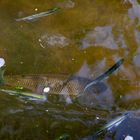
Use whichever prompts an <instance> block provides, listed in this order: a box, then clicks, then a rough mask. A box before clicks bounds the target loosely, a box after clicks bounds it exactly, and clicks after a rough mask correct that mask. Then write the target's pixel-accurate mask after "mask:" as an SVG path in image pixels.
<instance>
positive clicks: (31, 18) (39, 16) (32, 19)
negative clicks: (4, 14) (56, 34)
mask: <svg viewBox="0 0 140 140" xmlns="http://www.w3.org/2000/svg"><path fill="white" fill-rule="evenodd" d="M59 10H60V8H59V7H55V8H53V9H50V10H48V11H46V12H41V13H38V14H34V15H31V16H27V17H23V18H18V19H16V21H35V20H37V19H38V18H41V17H45V16H49V15H52V14H54V13H56V12H58V11H59Z"/></svg>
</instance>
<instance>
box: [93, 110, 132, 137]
mask: <svg viewBox="0 0 140 140" xmlns="http://www.w3.org/2000/svg"><path fill="white" fill-rule="evenodd" d="M128 115H129V113H125V114H124V115H122V116H119V117H117V118H115V119H113V120H112V121H110V122H109V123H107V124H106V125H105V126H104V127H103V128H102V129H101V130H99V131H98V132H96V133H95V134H94V135H93V136H92V137H94V138H95V137H97V136H99V135H100V134H102V133H103V132H104V131H109V130H111V129H112V128H113V127H117V126H119V125H120V124H121V123H122V122H123V121H124V120H125V119H126V118H127V117H128Z"/></svg>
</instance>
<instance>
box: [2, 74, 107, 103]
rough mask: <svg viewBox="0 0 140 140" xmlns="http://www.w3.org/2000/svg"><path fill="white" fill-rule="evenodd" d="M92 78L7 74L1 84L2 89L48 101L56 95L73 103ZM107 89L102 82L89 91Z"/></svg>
mask: <svg viewBox="0 0 140 140" xmlns="http://www.w3.org/2000/svg"><path fill="white" fill-rule="evenodd" d="M68 79H69V80H68ZM67 80H68V81H69V82H68V81H67ZM92 80H93V79H90V78H85V77H80V76H69V75H67V74H56V75H55V74H45V75H41V74H40V75H11V76H10V75H5V76H4V81H5V82H4V85H1V86H0V91H2V92H4V93H8V94H12V95H14V94H15V95H19V96H22V95H23V96H27V97H29V98H31V97H32V98H36V99H43V100H46V101H48V96H49V95H50V96H52V95H54V96H58V97H62V98H63V97H64V100H63V101H66V103H72V100H74V99H75V98H76V97H77V96H79V94H80V93H82V91H83V89H84V86H85V84H87V83H90V82H91V81H92ZM45 89H47V92H46V93H45V92H44V91H46V90H45ZM48 89H49V90H48ZM106 89H107V86H106V85H105V84H104V83H102V82H100V83H97V84H95V85H94V86H92V87H91V88H90V90H89V92H90V93H91V94H90V95H92V94H93V93H97V94H98V93H102V92H104V91H105V90H106Z"/></svg>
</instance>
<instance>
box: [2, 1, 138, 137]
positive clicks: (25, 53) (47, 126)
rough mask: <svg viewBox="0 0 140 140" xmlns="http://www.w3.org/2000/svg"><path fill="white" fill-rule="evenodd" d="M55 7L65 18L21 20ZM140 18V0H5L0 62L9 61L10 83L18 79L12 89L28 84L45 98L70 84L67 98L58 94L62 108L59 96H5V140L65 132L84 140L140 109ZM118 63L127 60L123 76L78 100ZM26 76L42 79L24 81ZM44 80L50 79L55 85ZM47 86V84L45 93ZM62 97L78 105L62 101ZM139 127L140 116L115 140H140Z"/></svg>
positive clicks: (118, 73) (117, 130)
mask: <svg viewBox="0 0 140 140" xmlns="http://www.w3.org/2000/svg"><path fill="white" fill-rule="evenodd" d="M52 7H60V8H61V11H60V12H59V14H52V15H51V16H46V17H44V18H40V20H37V21H35V22H28V23H26V22H16V21H15V19H16V18H17V17H26V15H32V14H37V13H41V12H42V11H47V10H48V9H51V8H52ZM139 20H140V4H139V1H138V0H123V1H121V0H120V1H116V0H112V1H108V0H102V1H98V0H94V1H91V0H86V1H84V0H77V1H75V0H63V1H62V0H52V1H45V0H40V1H32V0H31V1H27V0H20V1H11V0H1V1H0V29H1V32H0V46H1V48H0V58H4V59H5V61H6V72H5V77H6V78H8V77H9V78H10V77H13V78H11V81H10V85H12V86H13V87H16V86H18V84H19V83H22V84H23V87H24V86H27V85H28V88H29V89H30V91H33V92H38V93H40V92H42V90H43V89H44V88H45V87H46V85H47V87H48V85H51V86H52V87H56V89H60V87H61V86H62V85H63V82H64V81H67V79H68V78H69V77H71V79H72V80H71V81H70V82H69V84H68V85H67V88H65V90H64V91H63V92H60V90H56V89H55V88H54V89H55V91H56V93H61V94H64V95H66V96H65V98H62V99H61V100H62V102H60V100H59V99H58V96H56V95H57V94H56V95H54V96H50V95H48V98H49V99H50V101H51V102H49V103H44V102H30V101H28V100H24V99H22V98H19V97H15V96H9V95H7V94H5V93H1V94H0V96H1V105H0V109H1V119H0V124H1V130H0V137H1V139H20V138H21V137H22V138H23V139H28V138H29V137H30V138H31V139H55V138H59V137H60V136H61V135H62V136H63V134H68V135H69V136H70V139H79V138H82V137H86V136H88V135H90V134H93V132H95V131H96V130H99V128H101V127H102V126H104V124H106V122H107V121H108V120H111V119H112V118H111V117H110V115H114V111H116V113H118V112H121V113H122V114H123V112H124V111H128V110H132V109H134V110H136V109H139V105H140V104H139V101H140V98H139V97H140V95H139V93H140V84H139V78H140V72H139V67H140V62H139V59H140V41H139V40H140V32H139V22H140V21H139ZM119 58H124V60H125V61H124V64H123V65H122V66H121V67H120V69H119V70H118V71H116V72H115V73H114V74H112V75H111V76H110V77H109V78H108V79H107V80H104V81H102V82H101V83H97V84H96V85H94V86H93V87H92V88H91V89H89V92H88V93H86V94H84V95H83V96H81V97H78V98H77V99H76V100H75V97H74V96H73V95H77V90H78V91H82V90H83V87H84V86H85V83H88V82H91V80H93V79H95V78H96V77H98V76H99V75H101V74H102V73H104V72H105V71H106V70H107V69H108V68H109V67H110V66H112V65H113V64H114V63H115V62H116V61H117V60H118V59H119ZM23 74H25V75H35V74H37V75H38V77H36V78H33V76H31V77H30V76H29V77H28V78H27V77H24V78H23V77H22V76H21V75H23ZM15 75H18V76H19V77H18V76H15ZM41 75H42V76H41ZM44 75H47V76H48V75H49V81H51V83H48V81H47V80H48V79H47V78H46V79H45V76H44ZM58 75H59V76H58ZM60 75H61V76H60ZM47 76H46V77H47ZM21 77H22V78H21ZM26 78H27V79H26ZM27 81H28V82H27ZM41 81H42V83H43V84H44V83H45V82H46V83H45V84H46V85H45V87H44V85H43V84H42V83H41ZM40 83H41V85H40ZM58 83H59V84H58ZM58 85H60V87H59V86H58ZM83 85H84V86H83ZM19 86H20V85H19ZM58 87H59V88H58ZM73 87H74V88H73ZM75 87H76V88H75ZM66 93H71V94H70V95H68V94H66ZM64 99H66V100H67V102H69V103H72V104H69V105H68V104H65V103H63V101H64ZM104 109H106V110H104ZM127 124H129V126H128V125H127ZM137 124H139V115H138V116H137V118H135V117H132V118H131V117H129V118H127V119H126V121H123V123H121V124H120V126H121V127H120V126H119V127H118V128H115V130H113V132H114V133H115V139H116V140H120V139H125V138H127V136H133V138H134V139H137V138H138V135H139V127H138V125H137ZM129 128H133V129H129ZM135 132H136V133H135ZM123 134H124V135H123ZM108 135H109V134H108V133H107V134H106V136H105V137H106V139H109V138H110V137H109V136H108ZM111 136H112V135H111ZM112 137H114V134H113V136H112ZM101 139H102V137H101ZM110 139H111V138H110Z"/></svg>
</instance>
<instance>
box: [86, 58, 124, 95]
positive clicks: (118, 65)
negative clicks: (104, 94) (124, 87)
mask: <svg viewBox="0 0 140 140" xmlns="http://www.w3.org/2000/svg"><path fill="white" fill-rule="evenodd" d="M123 62H124V59H120V60H118V61H117V62H116V63H115V64H114V65H113V66H112V67H111V68H109V69H108V70H107V71H106V72H105V73H103V74H101V75H100V76H98V77H97V78H96V79H95V80H93V81H92V82H90V83H89V84H87V85H86V86H85V88H84V92H85V91H86V90H87V89H88V88H89V87H90V86H93V85H94V84H97V83H98V82H100V81H103V80H105V79H107V78H108V77H109V76H110V75H111V74H113V73H114V72H115V71H116V70H117V69H118V68H119V67H120V66H121V65H122V64H123Z"/></svg>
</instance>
